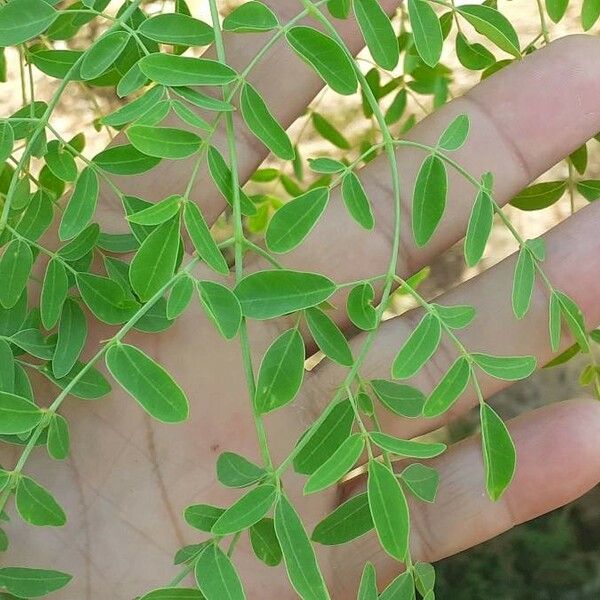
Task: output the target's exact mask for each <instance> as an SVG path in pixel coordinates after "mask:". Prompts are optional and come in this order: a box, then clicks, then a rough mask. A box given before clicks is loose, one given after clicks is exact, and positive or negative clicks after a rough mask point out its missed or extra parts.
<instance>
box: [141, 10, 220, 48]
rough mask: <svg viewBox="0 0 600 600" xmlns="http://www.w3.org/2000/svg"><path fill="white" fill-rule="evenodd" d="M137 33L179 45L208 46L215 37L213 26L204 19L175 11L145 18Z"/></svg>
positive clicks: (165, 42)
mask: <svg viewBox="0 0 600 600" xmlns="http://www.w3.org/2000/svg"><path fill="white" fill-rule="evenodd" d="M138 33H141V34H142V35H143V36H144V37H146V38H148V39H150V40H154V41H155V42H160V43H161V44H173V45H175V44H177V45H181V46H208V44H211V43H212V42H213V40H214V37H215V36H214V32H213V28H212V27H211V26H210V25H208V24H207V23H205V22H204V21H200V20H199V19H194V18H193V17H190V16H189V15H182V14H176V13H171V14H162V15H156V16H155V17H152V18H151V19H145V20H144V21H142V23H141V24H140V26H139V27H138Z"/></svg>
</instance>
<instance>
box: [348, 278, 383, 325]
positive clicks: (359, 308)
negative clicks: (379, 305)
mask: <svg viewBox="0 0 600 600" xmlns="http://www.w3.org/2000/svg"><path fill="white" fill-rule="evenodd" d="M374 299H375V290H374V289H373V286H372V285H371V284H370V283H369V282H363V283H359V284H358V285H356V286H354V287H353V288H352V290H351V291H350V293H349V294H348V298H347V300H346V310H347V312H348V317H349V318H350V320H351V321H352V322H353V323H354V324H355V325H356V326H357V327H358V328H359V329H363V330H364V331H370V330H372V329H375V327H376V326H377V311H376V310H375V307H374V306H373V304H372V302H373V300H374Z"/></svg>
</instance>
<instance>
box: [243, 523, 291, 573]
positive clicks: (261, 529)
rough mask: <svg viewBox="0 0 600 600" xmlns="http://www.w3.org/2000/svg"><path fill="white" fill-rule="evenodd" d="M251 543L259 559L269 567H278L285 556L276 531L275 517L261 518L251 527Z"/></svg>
mask: <svg viewBox="0 0 600 600" xmlns="http://www.w3.org/2000/svg"><path fill="white" fill-rule="evenodd" d="M249 533H250V543H251V544H252V550H253V551H254V554H255V555H256V557H257V558H258V559H259V560H262V562H264V563H265V564H266V565H267V566H269V567H276V566H277V565H278V564H279V563H280V562H281V559H282V557H283V555H282V553H281V546H280V545H279V540H278V539H277V534H276V533H275V524H274V522H273V519H270V518H265V519H261V520H260V521H259V522H258V523H256V524H254V525H252V527H250V531H249Z"/></svg>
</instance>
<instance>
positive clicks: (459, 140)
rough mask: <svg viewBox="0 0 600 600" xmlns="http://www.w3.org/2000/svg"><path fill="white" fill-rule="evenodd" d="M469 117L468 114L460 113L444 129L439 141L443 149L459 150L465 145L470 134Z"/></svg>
mask: <svg viewBox="0 0 600 600" xmlns="http://www.w3.org/2000/svg"><path fill="white" fill-rule="evenodd" d="M469 126H470V123H469V117H468V116H467V115H458V117H456V118H455V119H454V120H453V121H452V122H451V123H450V125H448V127H446V129H445V130H444V131H443V133H442V135H441V136H440V139H439V141H438V146H439V147H440V148H442V150H449V151H453V150H458V149H460V148H462V146H464V144H465V142H466V141H467V137H468V136H469Z"/></svg>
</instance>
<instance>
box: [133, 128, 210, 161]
mask: <svg viewBox="0 0 600 600" xmlns="http://www.w3.org/2000/svg"><path fill="white" fill-rule="evenodd" d="M127 137H128V138H129V141H130V142H131V143H132V145H133V147H134V148H137V149H138V150H139V151H140V152H143V153H144V154H146V155H148V156H154V157H156V158H168V159H172V160H174V159H181V158H187V157H188V156H191V155H192V154H194V153H195V152H197V150H198V149H199V148H200V143H201V142H202V140H201V139H200V137H199V136H197V135H196V134H195V133H192V132H191V131H185V130H183V129H175V128H173V127H153V126H148V125H132V126H131V127H129V129H128V130H127Z"/></svg>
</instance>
